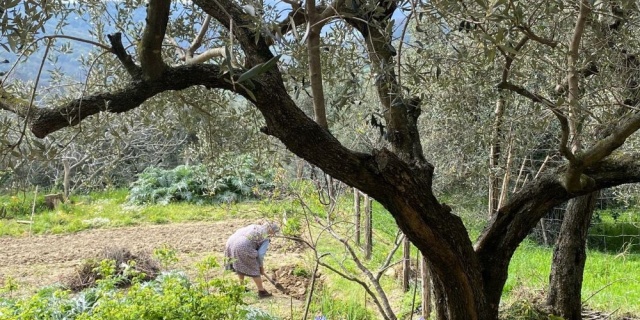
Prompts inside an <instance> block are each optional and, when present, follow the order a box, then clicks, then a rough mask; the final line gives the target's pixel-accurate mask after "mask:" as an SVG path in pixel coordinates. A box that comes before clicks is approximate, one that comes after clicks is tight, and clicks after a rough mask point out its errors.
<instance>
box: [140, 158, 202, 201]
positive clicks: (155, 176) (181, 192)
mask: <svg viewBox="0 0 640 320" xmlns="http://www.w3.org/2000/svg"><path fill="white" fill-rule="evenodd" d="M208 184H209V183H208V180H207V171H206V169H205V168H204V166H186V165H181V166H177V167H175V168H174V169H173V170H164V169H160V168H156V167H148V168H146V169H145V170H144V171H143V172H142V173H141V174H140V176H139V177H138V180H137V181H135V182H134V183H133V184H132V185H131V190H130V193H129V201H130V202H131V203H135V204H144V203H159V204H168V203H170V202H179V201H186V202H193V203H201V202H205V201H206V199H207V196H208V194H209V189H208Z"/></svg>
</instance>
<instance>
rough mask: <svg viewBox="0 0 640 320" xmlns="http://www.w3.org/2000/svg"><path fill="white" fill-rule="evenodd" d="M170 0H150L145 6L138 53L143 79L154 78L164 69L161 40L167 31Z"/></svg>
mask: <svg viewBox="0 0 640 320" xmlns="http://www.w3.org/2000/svg"><path fill="white" fill-rule="evenodd" d="M170 8H171V0H151V1H149V4H148V6H147V19H146V21H147V24H146V25H145V27H144V31H143V33H142V40H140V47H139V49H138V53H139V55H140V64H141V66H142V75H143V77H144V79H145V80H155V79H158V78H159V77H160V75H161V74H162V72H164V70H165V69H166V67H167V66H166V65H165V63H164V62H163V61H162V42H163V40H164V36H165V33H166V31H167V23H168V22H169V11H170Z"/></svg>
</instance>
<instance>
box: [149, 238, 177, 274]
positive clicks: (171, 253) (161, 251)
mask: <svg viewBox="0 0 640 320" xmlns="http://www.w3.org/2000/svg"><path fill="white" fill-rule="evenodd" d="M153 257H154V258H156V259H158V261H160V264H161V265H162V267H163V268H165V269H166V268H168V267H169V266H170V265H172V264H174V263H176V262H178V256H177V254H176V250H175V249H173V248H171V247H170V246H169V245H167V244H164V245H162V247H160V248H156V249H153Z"/></svg>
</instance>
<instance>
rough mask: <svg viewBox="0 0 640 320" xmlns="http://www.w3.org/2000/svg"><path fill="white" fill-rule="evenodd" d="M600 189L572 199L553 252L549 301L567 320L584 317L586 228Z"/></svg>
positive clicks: (554, 309) (576, 319) (556, 311)
mask: <svg viewBox="0 0 640 320" xmlns="http://www.w3.org/2000/svg"><path fill="white" fill-rule="evenodd" d="M597 197H598V192H594V193H591V194H588V195H585V196H581V197H578V198H574V199H571V200H569V204H568V206H567V210H566V212H565V215H564V220H563V221H562V226H561V228H560V236H559V237H558V242H557V243H556V248H555V250H554V252H553V262H552V265H551V275H550V276H549V295H548V297H547V304H549V305H550V306H551V308H552V310H553V312H554V314H556V315H559V316H561V317H563V318H564V319H566V320H580V319H582V316H581V314H582V298H581V297H582V296H581V294H580V293H581V290H582V276H583V272H584V265H585V262H586V260H587V255H586V252H585V251H586V249H585V246H586V242H587V230H588V229H589V223H590V222H591V216H592V214H593V210H594V208H595V203H596V200H597Z"/></svg>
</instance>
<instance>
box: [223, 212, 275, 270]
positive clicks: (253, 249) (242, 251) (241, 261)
mask: <svg viewBox="0 0 640 320" xmlns="http://www.w3.org/2000/svg"><path fill="white" fill-rule="evenodd" d="M268 240H269V234H268V232H267V226H264V225H259V224H252V225H248V226H246V227H244V228H242V229H239V230H238V231H236V232H235V233H234V234H233V235H231V237H229V240H227V244H226V246H225V248H224V257H225V261H226V264H225V265H226V269H228V270H233V271H235V272H237V273H240V274H243V275H245V276H249V277H258V276H260V264H259V262H258V248H260V246H261V245H262V244H263V243H264V242H265V241H268Z"/></svg>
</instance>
